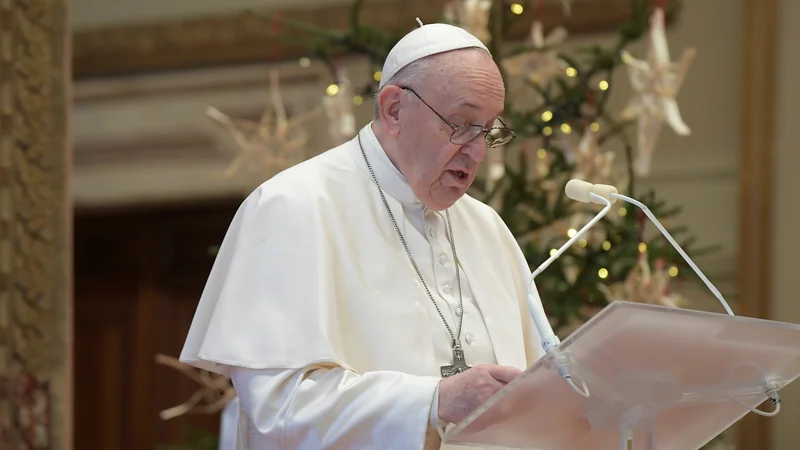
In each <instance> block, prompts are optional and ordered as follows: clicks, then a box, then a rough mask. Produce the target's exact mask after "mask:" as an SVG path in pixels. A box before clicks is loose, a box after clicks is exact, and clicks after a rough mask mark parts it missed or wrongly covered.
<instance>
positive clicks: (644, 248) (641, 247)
mask: <svg viewBox="0 0 800 450" xmlns="http://www.w3.org/2000/svg"><path fill="white" fill-rule="evenodd" d="M639 253H647V244H645V243H644V242H639Z"/></svg>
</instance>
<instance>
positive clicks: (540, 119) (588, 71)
mask: <svg viewBox="0 0 800 450" xmlns="http://www.w3.org/2000/svg"><path fill="white" fill-rule="evenodd" d="M363 3H364V2H363V0H356V1H355V3H354V4H353V6H352V10H351V14H350V23H349V26H348V27H347V28H346V29H336V30H332V29H324V28H319V27H317V26H314V25H313V24H310V23H302V22H296V21H292V20H288V19H286V18H281V17H280V16H279V15H273V14H265V13H259V12H254V14H259V15H261V16H266V17H268V18H269V20H270V21H273V22H274V23H275V24H277V25H278V26H277V27H276V28H279V29H280V38H281V39H284V40H286V41H287V42H291V43H293V44H296V43H298V42H302V43H303V44H304V45H305V46H306V47H307V48H308V56H307V57H306V58H303V60H302V62H301V64H303V65H308V64H309V61H310V60H312V59H319V60H322V61H324V62H325V64H326V65H327V66H328V68H329V69H330V77H331V79H330V85H329V86H328V88H327V90H326V93H325V95H324V101H323V104H322V105H321V108H320V109H319V110H315V111H309V112H306V113H304V114H300V115H297V116H295V117H293V118H289V117H287V115H286V112H285V111H284V108H283V106H282V100H281V99H280V92H279V87H278V82H277V78H278V76H277V73H276V72H273V77H272V79H271V81H272V84H271V86H272V92H273V98H272V100H273V101H272V109H271V115H270V116H269V117H270V118H271V120H266V119H262V121H261V122H259V123H252V122H251V123H247V122H246V121H240V120H237V119H232V118H229V117H227V116H225V115H223V114H222V113H220V112H219V111H217V110H214V109H211V110H209V115H210V116H211V117H212V118H213V119H214V120H215V121H216V122H218V123H222V124H223V125H225V128H224V129H223V131H224V132H225V133H227V137H228V138H233V144H234V146H236V147H237V148H238V151H239V152H240V155H247V156H248V157H251V158H256V159H255V160H254V161H251V164H249V167H251V168H256V170H257V171H258V172H259V173H262V174H263V173H264V171H265V170H266V169H270V170H272V171H273V172H276V171H279V170H282V169H284V168H287V167H288V166H290V165H292V164H293V163H295V162H299V161H300V160H301V159H302V157H300V156H298V155H297V154H294V156H292V155H289V153H292V152H293V151H295V150H297V149H298V148H299V147H301V146H302V145H304V144H305V143H306V142H308V136H307V133H306V132H305V131H304V129H303V128H302V122H303V121H305V120H306V119H308V118H310V117H314V116H316V115H317V114H319V113H321V112H323V111H324V112H325V113H327V114H326V116H327V118H328V121H329V124H330V129H329V133H330V136H331V138H332V139H333V140H334V142H335V143H341V142H344V141H347V140H349V139H351V138H352V137H353V136H354V135H355V132H356V131H357V127H356V124H355V119H354V114H353V108H354V107H357V106H359V105H361V104H363V103H364V99H365V98H369V97H370V96H372V95H374V94H375V93H376V89H377V85H378V81H379V80H380V72H379V71H380V68H381V67H382V66H383V62H384V59H385V58H386V55H387V54H388V53H389V50H390V49H391V48H392V46H393V45H394V44H395V43H396V42H397V41H398V40H399V39H400V38H401V37H402V36H403V35H404V34H405V33H407V32H408V31H409V30H410V29H411V27H413V26H416V24H398V26H397V28H396V29H385V28H383V27H377V26H371V25H370V24H366V23H362V21H361V20H360V14H361V10H362V8H363ZM563 3H564V4H565V11H564V12H565V14H568V13H569V11H568V7H569V1H566V0H564V1H563ZM679 7H680V5H679V3H678V2H676V1H661V2H657V3H655V4H654V3H653V2H652V0H631V3H630V15H629V17H628V19H627V20H626V21H625V23H623V24H622V25H621V26H620V27H619V29H618V31H617V32H616V43H615V44H613V45H612V46H610V47H609V48H603V47H601V46H598V45H590V46H587V47H585V48H578V49H576V50H573V51H570V52H567V51H565V46H564V43H565V39H566V37H567V35H568V33H569V30H566V29H565V28H563V27H560V26H555V27H551V29H550V30H547V33H545V26H544V25H543V24H542V23H541V22H540V21H539V20H538V19H537V18H536V17H534V19H533V21H532V25H531V29H530V34H529V36H530V37H529V39H527V40H525V41H524V42H506V40H505V37H506V36H507V34H508V30H509V29H511V28H512V27H514V26H516V25H517V24H518V22H519V20H520V17H521V16H522V14H523V12H525V11H530V10H531V9H532V10H533V11H534V12H535V11H537V10H538V9H540V8H541V0H540V1H533V2H531V1H528V2H525V1H514V2H511V1H505V0H453V1H448V2H447V3H446V6H445V9H444V10H443V11H442V15H441V17H437V18H428V20H429V21H431V22H433V21H438V22H449V23H452V24H454V25H456V26H460V27H462V28H465V29H466V30H467V31H469V32H471V33H472V34H473V35H475V36H476V37H478V38H479V39H481V40H482V41H484V43H486V45H487V47H488V48H489V49H490V51H491V52H492V55H493V57H494V58H495V61H496V63H497V65H498V67H499V68H500V69H501V72H502V75H503V78H504V81H505V85H506V90H507V93H506V108H505V112H504V114H503V117H502V119H503V121H504V122H505V123H506V124H507V125H508V127H509V128H511V129H513V130H514V131H515V132H516V134H517V138H516V139H515V140H513V141H512V142H511V143H510V144H509V145H507V146H506V147H505V148H502V149H489V151H490V152H489V154H488V155H487V161H486V162H485V164H484V167H483V173H482V176H481V177H479V178H478V179H476V181H475V183H474V184H473V186H472V188H471V191H470V195H472V196H474V197H476V198H478V199H479V200H481V201H483V202H485V203H487V204H489V205H491V206H492V207H493V208H495V209H496V211H497V212H498V213H499V215H500V216H501V218H502V219H503V220H504V221H505V223H506V224H507V225H508V227H509V228H510V230H511V231H512V233H513V234H514V236H515V237H516V238H517V240H518V242H519V243H520V246H521V248H522V249H523V252H524V254H525V256H526V258H527V261H528V263H529V265H530V267H531V268H532V269H533V268H535V267H537V266H538V265H539V264H541V263H542V262H544V261H545V260H546V259H547V258H548V257H549V256H550V255H551V254H552V252H554V251H555V249H557V248H559V247H560V246H561V245H562V244H564V243H565V242H566V241H567V240H568V239H570V238H571V237H572V236H574V235H575V233H576V232H577V230H579V229H580V228H581V227H582V226H583V225H584V224H586V223H587V222H588V221H589V220H590V219H591V218H592V217H593V216H594V214H596V213H597V212H598V211H599V208H597V207H596V205H595V206H592V205H587V204H584V203H579V202H576V201H573V200H571V199H569V198H567V197H566V195H565V194H564V188H565V185H566V183H567V182H568V181H569V180H570V179H573V178H578V179H582V180H585V181H588V182H590V183H596V184H611V185H614V186H616V187H617V188H618V189H619V191H620V192H621V193H624V194H626V195H628V196H631V197H634V198H637V199H639V200H641V201H642V202H643V203H644V204H645V205H647V206H648V207H649V208H650V210H651V211H652V212H653V213H654V215H655V216H656V217H658V218H659V219H660V220H663V222H664V223H665V224H667V229H668V231H669V233H670V234H671V235H672V236H673V237H675V238H676V240H677V241H678V242H679V243H680V245H681V246H682V247H683V248H684V249H685V250H686V251H687V253H688V254H690V255H691V256H692V257H693V258H694V257H696V256H698V255H700V254H702V253H705V252H708V251H711V250H712V249H711V248H698V247H696V246H695V242H694V239H693V238H692V237H690V236H689V237H686V235H687V233H688V230H687V228H686V227H683V226H670V225H669V224H670V223H671V222H673V221H675V220H676V219H677V218H678V216H679V214H680V208H678V207H671V206H669V205H667V204H666V203H665V202H664V201H662V200H661V199H660V198H659V197H658V195H657V194H656V193H655V192H653V191H644V192H643V191H639V190H637V189H636V188H637V182H636V181H637V179H638V178H640V177H646V176H647V174H648V173H649V168H650V161H651V158H652V154H653V151H654V148H655V145H656V142H657V139H658V135H659V134H660V132H661V131H662V130H661V129H662V128H663V126H664V125H667V127H669V128H670V129H671V130H672V131H674V132H675V133H677V134H680V135H688V134H689V133H690V130H689V127H688V126H687V125H686V124H685V123H684V122H683V120H682V119H681V116H680V112H679V108H678V105H677V102H676V100H675V95H676V94H677V93H678V91H679V89H680V85H681V83H682V81H683V79H684V76H685V75H686V72H687V70H688V69H689V66H690V64H691V60H692V58H693V56H694V52H693V51H692V50H685V51H684V52H683V54H682V57H681V58H680V59H679V60H678V61H677V62H673V61H671V60H670V54H669V50H668V48H667V40H666V37H665V31H664V30H665V22H667V21H668V20H669V19H670V18H673V17H675V16H676V15H677V13H678V10H679ZM551 25H552V24H551ZM639 41H645V42H646V43H647V53H646V54H645V55H634V54H633V53H632V52H629V50H628V49H629V48H630V47H631V46H632V44H634V43H636V42H639ZM342 55H350V56H352V55H361V56H363V57H365V58H366V59H367V60H368V61H369V65H368V69H367V70H369V79H370V82H368V83H366V84H365V85H363V86H354V85H353V84H352V82H351V81H350V79H349V77H348V76H347V75H346V74H345V72H344V71H343V70H342V69H341V68H340V66H339V64H337V62H336V61H337V58H339V57H341V56H342ZM617 70H625V71H627V72H628V75H629V81H630V84H631V88H632V91H633V96H632V97H631V99H630V101H629V102H628V104H627V105H626V107H625V108H623V109H622V110H620V111H612V110H611V109H610V108H609V106H608V105H609V98H610V97H611V95H612V92H614V89H613V85H612V84H613V77H612V74H613V73H614V72H615V71H617ZM321 150H324V149H320V151H321ZM287 155H288V156H287ZM278 157H288V159H285V160H284V162H283V163H282V164H276V162H275V161H276V159H277V158H278ZM243 165H245V164H243V162H242V160H241V159H240V158H237V159H236V160H235V161H234V163H233V164H232V166H231V167H232V168H239V167H242V166H243ZM234 172H235V171H230V172H229V174H228V175H229V176H233V173H234ZM261 181H263V180H261ZM647 224H649V220H648V219H647V218H646V217H645V215H644V214H643V213H642V212H641V211H640V210H638V209H630V208H626V207H625V206H624V205H620V204H616V205H615V207H614V209H613V210H612V212H611V213H609V214H608V215H607V216H606V217H604V218H603V219H602V220H601V221H600V222H599V223H598V224H597V225H596V226H595V227H593V228H592V229H591V230H590V231H589V232H588V234H586V235H585V236H584V238H583V239H580V240H579V241H578V242H577V243H576V245H573V246H572V247H571V248H570V249H569V250H568V251H567V252H566V253H564V254H563V255H562V256H561V257H560V258H558V259H556V260H555V261H554V262H553V263H552V265H550V266H549V267H548V268H547V269H546V270H545V271H544V272H542V273H541V274H540V275H539V276H538V277H537V278H536V285H537V288H538V290H539V293H540V296H541V298H542V301H543V303H544V307H545V310H546V312H547V314H548V317H549V318H550V319H551V321H552V325H553V328H554V330H556V333H557V334H558V335H559V336H560V337H561V338H562V339H563V338H564V337H566V335H568V334H569V333H570V332H572V331H573V330H574V329H575V328H577V327H578V326H580V325H581V324H582V323H584V322H585V321H586V320H588V319H589V318H590V317H591V316H592V315H593V314H595V313H596V312H598V311H599V310H600V309H602V308H603V307H604V306H606V305H607V304H608V303H609V302H610V301H613V300H627V301H637V302H647V303H654V304H661V305H667V306H675V307H683V306H689V302H688V301H687V300H686V299H684V298H682V297H681V296H680V294H678V293H675V292H673V291H672V290H671V289H670V284H671V283H672V282H673V280H675V279H678V278H686V279H689V280H692V281H697V280H696V279H695V275H694V273H693V272H692V270H691V269H690V268H689V266H688V265H686V263H685V262H684V260H683V258H681V256H680V255H679V254H678V253H677V252H676V251H675V249H674V248H673V247H672V246H671V245H670V244H669V242H667V241H666V240H665V239H664V238H663V236H662V235H661V234H660V233H658V232H652V231H653V230H651V229H650V228H648V227H647Z"/></svg>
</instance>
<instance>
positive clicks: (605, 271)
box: [597, 267, 608, 279]
mask: <svg viewBox="0 0 800 450" xmlns="http://www.w3.org/2000/svg"><path fill="white" fill-rule="evenodd" d="M597 276H599V277H600V278H603V279H605V278H607V277H608V269H606V268H605V267H603V268H601V269H600V270H598V271H597Z"/></svg>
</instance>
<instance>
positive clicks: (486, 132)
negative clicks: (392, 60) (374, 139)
mask: <svg viewBox="0 0 800 450" xmlns="http://www.w3.org/2000/svg"><path fill="white" fill-rule="evenodd" d="M398 87H399V88H400V89H403V90H406V91H409V92H411V93H412V94H414V95H415V96H416V97H417V98H418V99H420V101H421V102H422V103H424V104H425V106H427V107H428V109H430V110H431V111H433V113H434V114H436V115H437V116H439V118H440V119H442V121H443V122H444V123H446V124H447V126H449V127H450V128H451V129H452V130H453V133H452V134H451V135H450V142H451V143H453V144H455V145H467V144H469V143H470V142H472V141H474V140H475V138H476V137H478V136H480V135H481V133H484V137H483V139H484V142H486V147H488V148H495V147H500V146H503V145H506V144H508V143H509V142H511V141H512V140H513V139H514V138H515V137H517V133H515V132H514V130H512V129H510V128H508V126H507V125H506V123H505V122H503V119H501V118H499V117H498V118H497V120H498V121H500V123H501V124H502V125H503V126H502V127H492V128H486V127H483V126H481V125H472V124H469V125H456V124H454V123H452V122H450V121H449V120H447V119H445V118H444V116H442V115H441V114H439V112H438V111H436V110H435V109H433V107H432V106H431V105H429V104H428V102H426V101H425V100H424V99H423V98H422V96H420V95H419V94H417V92H416V91H414V90H413V89H411V88H410V87H404V86H398ZM464 128H470V129H473V130H475V129H477V130H478V131H477V132H476V133H475V136H473V137H472V138H470V139H468V140H467V141H466V142H454V141H453V136H455V135H456V133H458V132H459V131H461V130H463V129H464ZM493 130H502V131H504V132H508V133H510V134H511V135H510V137H509V138H508V139H506V140H504V141H494V142H493V143H490V142H489V141H488V138H489V134H490V133H491V132H492V131H493ZM497 142H500V143H499V144H498V143H497Z"/></svg>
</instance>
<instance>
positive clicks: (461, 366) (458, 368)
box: [441, 343, 472, 378]
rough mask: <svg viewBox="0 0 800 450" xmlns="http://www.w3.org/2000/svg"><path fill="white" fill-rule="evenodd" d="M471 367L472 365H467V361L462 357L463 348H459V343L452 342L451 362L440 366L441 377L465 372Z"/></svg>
mask: <svg viewBox="0 0 800 450" xmlns="http://www.w3.org/2000/svg"><path fill="white" fill-rule="evenodd" d="M471 368H472V367H470V366H468V365H467V361H466V360H465V359H464V350H462V349H461V345H459V344H457V343H453V364H450V365H449V366H442V367H441V369H442V377H444V378H447V377H452V376H453V375H458V374H459V373H463V372H466V371H467V370H469V369H471Z"/></svg>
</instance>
